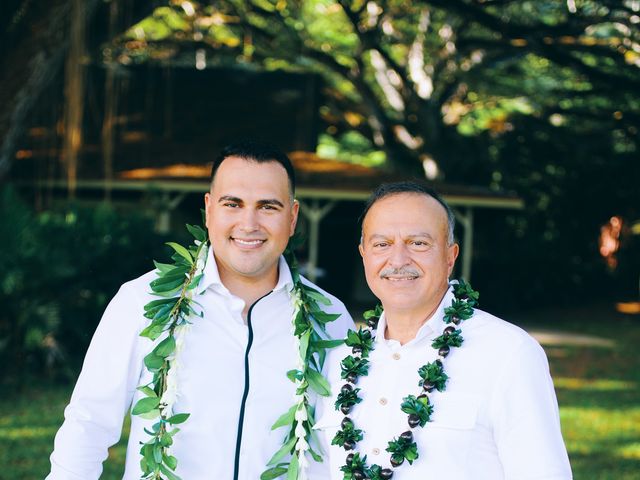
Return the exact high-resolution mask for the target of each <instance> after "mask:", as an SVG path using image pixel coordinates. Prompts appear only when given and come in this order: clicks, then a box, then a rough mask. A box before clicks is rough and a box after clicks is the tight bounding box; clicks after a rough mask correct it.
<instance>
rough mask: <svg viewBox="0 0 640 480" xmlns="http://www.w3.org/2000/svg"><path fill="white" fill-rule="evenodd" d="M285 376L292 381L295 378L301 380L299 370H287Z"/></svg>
mask: <svg viewBox="0 0 640 480" xmlns="http://www.w3.org/2000/svg"><path fill="white" fill-rule="evenodd" d="M287 378H288V379H289V380H291V381H292V382H295V381H296V380H302V372H301V371H300V370H289V371H288V372H287Z"/></svg>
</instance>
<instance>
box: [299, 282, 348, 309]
mask: <svg viewBox="0 0 640 480" xmlns="http://www.w3.org/2000/svg"><path fill="white" fill-rule="evenodd" d="M300 280H301V281H302V283H304V284H305V285H306V286H307V287H311V288H313V289H314V290H317V291H318V292H320V293H321V294H322V295H324V296H325V297H327V298H328V299H329V300H330V301H331V305H333V306H336V307H339V308H341V309H343V310H345V311H346V307H345V305H344V303H343V302H342V301H341V300H340V299H339V298H338V297H336V296H335V295H332V294H330V293H329V292H327V291H326V290H324V289H322V288H320V287H319V286H318V285H316V284H315V283H313V282H312V281H311V280H309V279H308V278H305V277H303V276H302V275H300Z"/></svg>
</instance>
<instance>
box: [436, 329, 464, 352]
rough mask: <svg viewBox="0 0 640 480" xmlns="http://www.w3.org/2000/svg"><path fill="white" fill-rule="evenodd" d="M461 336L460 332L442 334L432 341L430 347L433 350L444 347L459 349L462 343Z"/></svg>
mask: <svg viewBox="0 0 640 480" xmlns="http://www.w3.org/2000/svg"><path fill="white" fill-rule="evenodd" d="M461 334H462V330H455V331H453V332H452V333H451V334H449V335H447V334H442V335H440V336H439V337H436V338H435V339H434V340H433V342H432V343H431V346H432V347H433V348H440V347H444V346H445V345H447V346H449V347H459V346H460V345H462V342H463V339H462V336H461Z"/></svg>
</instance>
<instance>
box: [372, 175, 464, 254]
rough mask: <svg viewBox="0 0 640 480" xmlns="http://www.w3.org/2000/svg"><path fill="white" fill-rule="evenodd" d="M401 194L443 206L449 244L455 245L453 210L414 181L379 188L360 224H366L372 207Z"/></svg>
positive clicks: (433, 191) (384, 185)
mask: <svg viewBox="0 0 640 480" xmlns="http://www.w3.org/2000/svg"><path fill="white" fill-rule="evenodd" d="M401 193H416V194H418V195H426V196H427V197H431V198H433V199H434V200H435V201H436V202H438V203H439V204H440V205H442V208H444V210H445V212H446V214H447V227H448V228H447V230H448V231H447V243H448V244H449V246H451V245H453V244H454V243H455V236H454V230H455V228H456V215H455V213H453V210H452V209H451V207H450V206H449V205H447V202H445V201H444V200H443V199H442V197H441V196H440V195H439V194H438V193H437V192H436V191H435V190H433V189H432V188H430V187H427V186H426V185H423V184H422V183H419V182H414V181H406V182H393V183H383V184H382V185H380V186H379V187H378V188H376V189H375V190H374V192H373V193H372V194H371V196H370V197H369V199H368V200H367V204H366V205H365V207H364V211H363V212H362V215H360V224H361V225H362V224H363V223H364V219H365V217H366V216H367V213H369V210H370V209H371V207H372V206H373V205H374V204H375V203H376V202H378V201H379V200H382V199H383V198H385V197H390V196H391V195H399V194H401ZM360 243H362V235H361V236H360Z"/></svg>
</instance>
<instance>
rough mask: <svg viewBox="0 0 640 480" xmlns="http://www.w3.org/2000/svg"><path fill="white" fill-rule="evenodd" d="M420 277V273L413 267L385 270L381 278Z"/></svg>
mask: <svg viewBox="0 0 640 480" xmlns="http://www.w3.org/2000/svg"><path fill="white" fill-rule="evenodd" d="M405 276H406V277H419V276H420V272H418V271H417V270H416V269H415V268H411V267H400V268H391V267H389V268H385V269H384V270H382V271H381V272H380V278H387V277H405Z"/></svg>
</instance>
